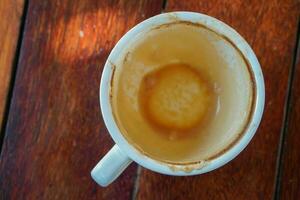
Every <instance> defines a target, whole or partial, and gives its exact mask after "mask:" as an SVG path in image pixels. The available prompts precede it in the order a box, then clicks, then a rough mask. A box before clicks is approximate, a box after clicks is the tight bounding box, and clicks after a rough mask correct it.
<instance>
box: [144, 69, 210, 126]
mask: <svg viewBox="0 0 300 200" xmlns="http://www.w3.org/2000/svg"><path fill="white" fill-rule="evenodd" d="M139 98H140V104H141V107H142V109H143V111H144V115H145V117H146V118H147V119H148V120H150V121H151V123H153V124H154V125H156V126H159V127H163V128H168V129H171V130H187V129H190V128H193V127H195V126H196V125H197V124H199V123H200V122H201V120H202V119H203V118H204V116H205V113H206V111H207V108H208V104H209V102H210V98H211V95H210V90H209V87H208V83H207V82H206V81H204V80H203V79H202V77H201V74H200V73H199V72H198V71H197V70H195V69H193V68H192V67H190V66H189V65H187V64H182V63H176V64H169V65H166V66H163V67H161V68H159V69H158V70H156V71H154V72H151V73H149V74H147V75H146V76H145V77H144V78H143V81H142V84H141V88H140V96H139Z"/></svg>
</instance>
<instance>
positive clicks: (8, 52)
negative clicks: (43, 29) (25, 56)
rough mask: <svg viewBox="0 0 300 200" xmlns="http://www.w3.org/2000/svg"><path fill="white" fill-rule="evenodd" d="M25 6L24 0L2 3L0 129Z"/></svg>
mask: <svg viewBox="0 0 300 200" xmlns="http://www.w3.org/2000/svg"><path fill="white" fill-rule="evenodd" d="M23 4H24V0H16V1H11V0H1V1H0V45H1V50H0V127H2V121H3V117H4V112H5V107H6V105H7V98H8V90H9V85H10V81H11V73H12V68H13V60H14V58H15V52H16V46H17V42H18V36H19V26H20V22H21V16H22V13H23ZM0 134H1V132H0ZM0 137H1V136H0Z"/></svg>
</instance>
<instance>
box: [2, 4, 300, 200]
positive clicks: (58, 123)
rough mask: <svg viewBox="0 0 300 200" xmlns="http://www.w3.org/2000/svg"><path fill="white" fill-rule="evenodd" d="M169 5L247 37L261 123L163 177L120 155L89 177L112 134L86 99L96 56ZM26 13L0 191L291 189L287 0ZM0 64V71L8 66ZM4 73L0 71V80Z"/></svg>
mask: <svg viewBox="0 0 300 200" xmlns="http://www.w3.org/2000/svg"><path fill="white" fill-rule="evenodd" d="M3 2H8V1H2V2H1V3H0V11H1V10H2V9H3V6H2V5H4V4H3ZM17 2H20V0H19V1H17ZM13 5H14V4H13ZM176 10H188V11H196V12H202V13H205V14H208V15H211V16H214V17H216V18H218V19H220V20H222V21H224V22H226V23H227V24H229V25H230V26H232V27H233V28H235V29H236V30H237V31H238V32H239V33H240V34H241V35H242V36H244V37H245V39H246V40H247V41H248V42H249V43H250V45H251V46H252V47H253V49H254V51H255V53H256V54H257V56H258V59H259V61H260V63H261V66H262V69H263V73H264V76H265V84H266V106H265V113H264V116H263V120H262V124H261V125H260V128H259V130H258V132H257V134H256V135H255V137H254V138H253V140H252V141H251V143H250V144H249V146H248V147H247V148H246V149H245V150H244V151H243V152H242V153H241V154H240V155H239V156H238V157H237V158H236V159H235V160H233V161H232V162H231V163H229V164H228V165H226V166H224V167H222V168H220V169H218V170H216V171H213V172H210V173H208V174H205V175H201V176H194V177H170V176H165V175H160V174H157V173H154V172H151V171H149V170H147V169H141V168H140V167H137V165H136V164H132V165H131V166H130V167H129V168H128V169H126V170H125V172H124V173H123V174H122V175H121V177H119V178H118V180H116V181H115V182H114V183H112V184H111V185H110V186H108V187H106V188H101V187H99V186H98V185H97V184H96V183H95V182H94V181H93V180H92V179H91V177H90V170H91V169H92V168H93V166H94V165H95V164H96V163H97V162H98V160H99V159H100V158H101V157H102V156H103V155H104V154H105V153H106V152H107V151H108V150H109V149H110V148H111V147H112V145H113V142H112V140H111V138H110V137H109V135H108V133H107V130H106V128H105V126H104V123H103V120H102V118H101V114H100V108H99V100H98V90H99V83H100V75H101V72H102V68H103V64H104V62H105V60H106V58H107V56H108V54H109V52H110V50H111V49H112V47H113V46H114V45H115V43H116V42H117V41H118V39H119V38H120V37H121V36H122V35H123V34H124V33H125V32H126V31H127V30H129V29H130V28H131V27H133V26H134V25H135V24H137V23H138V22H140V21H142V20H144V19H146V18H148V17H150V16H153V15H155V14H159V13H160V12H162V11H176ZM26 12H27V15H26V24H25V27H24V30H21V31H24V34H23V38H22V48H21V53H20V56H19V58H18V59H19V64H18V67H17V73H16V77H15V82H14V89H13V96H12V100H11V102H12V103H11V106H10V110H9V116H8V122H7V126H6V129H5V139H4V143H3V145H2V152H1V157H0V199H151V200H152V199H155V200H156V199H251V200H252V199H272V198H279V197H282V199H299V198H300V193H299V190H300V173H299V167H300V148H298V147H297V144H299V139H300V138H299V134H297V133H298V131H297V130H299V128H300V127H299V125H298V124H299V120H300V117H299V112H300V103H299V95H300V64H299V59H298V62H297V65H296V68H295V70H292V69H293V67H292V66H293V58H294V56H295V55H294V54H295V47H296V35H297V28H298V20H299V13H300V2H299V1H296V0H294V1H293V0H266V1H258V0H254V1H242V0H230V1H217V0H211V1H206V0H189V1H181V0H167V1H163V0H154V1H153V0H142V1H138V0H134V1H132V0H130V1H125V0H109V1H97V0H93V1H84V0H76V1H71V0H67V1H59V0H54V1H50V0H49V1H48V0H47V1H38V0H29V3H28V8H27V10H26ZM1 20H2V19H1V18H0V22H1ZM6 20H9V22H11V23H13V24H14V26H15V27H17V26H19V25H18V22H13V21H10V19H6ZM5 23H7V22H5ZM8 24H10V23H8ZM0 25H1V23H0ZM0 27H1V26H0ZM1 31H2V30H1ZM17 33H18V32H17ZM0 36H1V33H0ZM5 37H8V36H7V34H5ZM1 39H2V38H1V37H0V42H1V41H2V40H1ZM8 40H11V41H12V42H15V43H16V40H13V39H11V37H9V39H8ZM5 41H6V40H5ZM10 51H12V50H10ZM0 53H1V54H0V58H2V57H1V56H2V55H4V53H2V51H0ZM5 55H6V54H5ZM12 55H13V54H12ZM298 56H299V54H298ZM11 59H12V56H11V57H10V60H11ZM10 62H11V61H10ZM0 64H1V66H0V75H1V74H4V75H7V76H9V74H10V71H5V70H6V68H4V67H2V62H1V59H0ZM3 66H4V65H3ZM5 66H7V65H5ZM0 77H1V76H0ZM9 80H10V79H9V78H8V81H6V82H5V83H2V81H3V80H2V78H0V88H4V87H3V86H5V87H8V84H7V83H8V82H9ZM289 80H293V81H289ZM290 84H292V87H290V86H291V85H290ZM289 88H291V90H290V92H291V94H290V95H288V94H289V92H288V91H289ZM289 97H290V98H289ZM288 99H289V100H288ZM1 101H3V99H0V107H1V105H2V104H1ZM286 102H288V103H289V104H288V105H286ZM0 111H1V109H0ZM285 113H287V115H286V114H285ZM0 114H1V113H0ZM0 119H1V115H0ZM286 119H287V120H286ZM286 122H287V123H286ZM284 127H286V128H284ZM282 143H283V144H284V145H281V144H282ZM281 148H283V149H281ZM281 152H282V156H280V155H281V154H280V153H281ZM278 169H279V170H278ZM279 172H280V173H279ZM276 188H277V189H278V190H276ZM276 191H279V192H277V193H276ZM276 194H277V195H278V196H276Z"/></svg>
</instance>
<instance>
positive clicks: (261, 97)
mask: <svg viewBox="0 0 300 200" xmlns="http://www.w3.org/2000/svg"><path fill="white" fill-rule="evenodd" d="M175 20H176V21H177V22H178V21H184V22H192V23H200V24H202V25H204V26H206V27H208V28H210V29H212V30H213V31H215V32H217V33H219V34H221V35H224V36H225V37H226V38H228V39H229V40H230V41H231V42H232V43H233V44H234V45H235V46H236V47H237V48H238V49H239V50H240V52H241V53H242V54H243V56H244V57H245V58H246V59H247V61H248V63H249V65H250V68H251V70H252V73H253V78H254V82H255V86H256V87H255V88H254V90H255V91H254V92H255V94H256V96H255V99H254V102H255V103H254V106H253V111H252V112H253V115H252V118H251V119H250V121H249V122H248V126H247V128H246V130H245V132H244V133H243V135H242V137H241V138H240V139H239V140H238V141H237V142H236V143H235V144H234V145H233V146H231V147H230V148H229V149H228V150H227V151H226V152H224V153H223V154H221V155H220V156H218V157H216V158H214V159H212V160H210V162H209V163H207V164H206V165H203V166H201V165H197V164H196V165H195V164H190V165H188V164H187V165H182V164H173V165H172V166H170V164H167V163H163V162H161V161H157V160H154V159H152V158H150V157H148V156H146V155H144V154H142V153H141V152H140V151H139V150H137V149H136V148H135V147H134V146H133V145H131V144H130V143H129V142H128V141H127V140H126V138H125V137H124V136H123V135H122V133H121V131H120V129H119V128H118V126H117V123H116V121H115V119H114V117H113V113H112V105H111V103H110V89H111V88H110V82H111V78H112V74H113V69H112V67H111V63H114V61H115V60H117V59H118V58H119V56H120V55H121V51H122V49H123V48H125V47H126V44H127V43H128V41H129V40H130V39H131V38H133V37H135V36H136V35H137V34H139V33H140V32H142V31H144V30H150V29H151V28H154V27H157V26H160V25H163V24H168V23H172V22H174V21H175ZM264 102H265V88H264V79H263V74H262V71H261V68H260V65H259V62H258V60H257V58H256V56H255V54H254V52H253V50H252V49H251V47H250V46H249V45H248V43H247V42H246V41H245V40H244V39H243V37H241V36H240V35H239V34H238V33H237V32H236V31H235V30H234V29H232V28H231V27H229V26H228V25H226V24H225V23H223V22H221V21H219V20H217V19H215V18H213V17H210V16H207V15H204V14H200V13H194V12H171V13H164V14H160V15H156V16H154V17H152V18H149V19H147V20H145V21H143V22H141V23H139V24H138V25H136V26H135V27H134V28H132V29H131V30H130V31H129V32H127V33H126V34H125V35H124V36H123V37H122V38H121V39H120V40H119V42H118V43H117V44H116V46H115V47H114V48H113V50H112V51H111V53H110V55H109V57H108V59H107V61H106V63H105V66H104V70H103V73H102V78H101V84H100V105H101V111H102V115H103V119H104V122H105V125H106V127H107V129H108V131H109V134H110V135H111V137H112V138H113V140H114V141H115V143H116V144H115V145H114V146H113V148H112V149H111V150H110V151H109V152H108V153H107V154H106V155H105V156H104V157H103V158H102V159H101V160H100V162H99V163H98V164H97V165H96V166H95V167H94V169H93V170H92V172H91V175H92V178H93V179H94V180H95V181H96V182H97V183H98V184H99V185H101V186H107V185H108V184H110V183H111V182H113V181H114V180H115V179H116V178H117V177H118V176H119V175H120V174H121V173H122V172H123V171H124V169H126V167H127V166H128V165H129V164H130V163H131V162H132V161H135V162H136V163H138V164H139V165H141V166H143V167H145V168H147V169H150V170H152V171H155V172H158V173H162V174H167V175H174V176H190V175H197V174H203V173H206V172H209V171H212V170H214V169H216V168H219V167H221V166H223V165H224V164H226V163H228V162H229V161H230V160H232V159H233V158H235V157H236V156H237V155H238V154H239V153H240V152H241V151H242V150H243V149H244V148H245V147H246V146H247V144H248V143H249V142H250V140H251V139H252V137H253V136H254V134H255V132H256V130H257V128H258V126H259V123H260V120H261V117H262V114H263V109H264ZM174 169H175V170H174ZM185 169H190V170H188V171H187V170H185Z"/></svg>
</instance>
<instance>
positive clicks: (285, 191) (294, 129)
mask: <svg viewBox="0 0 300 200" xmlns="http://www.w3.org/2000/svg"><path fill="white" fill-rule="evenodd" d="M299 48H300V41H298V53H297V58H296V63H295V71H294V80H293V83H292V84H293V85H292V90H291V100H290V105H289V107H290V113H289V117H288V123H287V129H286V137H285V140H284V141H285V142H284V145H283V159H282V173H281V178H280V186H281V187H280V190H279V191H280V194H281V195H280V197H281V199H283V200H285V199H299V198H300V171H299V169H300V149H299V147H300V135H299V130H300V124H299V122H300V49H299Z"/></svg>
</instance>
